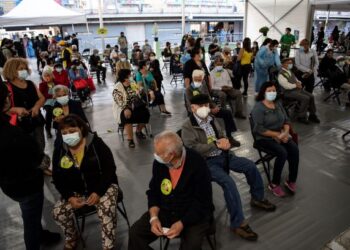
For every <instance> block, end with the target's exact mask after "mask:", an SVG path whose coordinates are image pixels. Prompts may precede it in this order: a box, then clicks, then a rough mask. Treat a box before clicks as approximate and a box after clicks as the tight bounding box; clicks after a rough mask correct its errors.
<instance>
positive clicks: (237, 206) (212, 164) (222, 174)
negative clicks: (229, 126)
mask: <svg viewBox="0 0 350 250" xmlns="http://www.w3.org/2000/svg"><path fill="white" fill-rule="evenodd" d="M226 157H229V159H228V160H229V162H228V165H229V169H230V170H232V171H234V172H237V173H243V174H244V175H245V177H246V178H247V182H248V184H249V186H250V193H251V195H252V198H253V199H255V200H258V201H261V200H263V199H264V186H263V180H262V178H261V175H260V173H259V171H258V169H257V168H256V166H255V164H254V162H252V161H250V160H248V159H247V158H243V157H237V156H235V155H233V154H228V156H227V155H226V154H221V155H219V156H216V157H213V158H209V159H207V164H208V167H209V171H210V173H211V178H212V180H213V181H214V182H216V183H217V184H219V185H220V186H221V187H222V189H223V191H224V197H225V200H226V205H227V209H228V212H229V213H230V217H231V219H230V226H231V228H232V229H234V228H238V227H239V226H240V225H241V224H242V222H243V221H244V214H243V210H242V203H241V197H240V195H239V192H238V189H237V186H236V183H235V182H234V180H233V179H232V178H231V176H230V175H229V174H228V173H227V172H226V171H225V170H224V163H225V161H226Z"/></svg>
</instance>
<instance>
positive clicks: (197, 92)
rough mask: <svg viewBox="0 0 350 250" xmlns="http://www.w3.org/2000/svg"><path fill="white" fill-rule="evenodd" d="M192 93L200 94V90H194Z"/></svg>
mask: <svg viewBox="0 0 350 250" xmlns="http://www.w3.org/2000/svg"><path fill="white" fill-rule="evenodd" d="M192 94H193V96H196V95H199V94H200V93H199V91H198V90H194V91H193V93H192Z"/></svg>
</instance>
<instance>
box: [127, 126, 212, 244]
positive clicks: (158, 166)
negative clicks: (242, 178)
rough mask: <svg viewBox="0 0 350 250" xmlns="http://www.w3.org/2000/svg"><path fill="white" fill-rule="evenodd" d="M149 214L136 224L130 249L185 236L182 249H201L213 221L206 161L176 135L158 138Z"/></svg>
mask: <svg viewBox="0 0 350 250" xmlns="http://www.w3.org/2000/svg"><path fill="white" fill-rule="evenodd" d="M154 152H155V153H154V157H155V160H154V162H153V171H152V173H153V174H152V179H151V181H150V184H149V190H148V191H147V196H148V211H147V212H146V213H144V214H143V215H142V217H141V218H140V219H139V220H138V221H136V222H135V224H134V225H132V227H131V229H130V233H129V247H128V250H141V249H142V250H143V249H151V248H150V247H149V244H150V243H151V242H153V241H155V240H156V239H157V238H158V237H167V238H169V239H173V238H175V237H178V236H179V237H181V242H182V243H181V249H186V250H187V249H188V250H189V249H191V250H198V249H201V246H202V242H203V238H204V237H205V235H206V232H207V230H208V229H209V228H210V223H211V221H212V218H213V211H214V205H213V198H212V188H211V183H210V182H211V180H210V175H209V172H208V169H207V165H206V163H205V161H204V159H203V158H202V157H201V156H200V155H199V154H198V153H196V152H195V151H193V150H191V149H188V148H185V147H184V146H183V143H182V141H181V138H180V137H179V136H178V135H177V134H176V133H173V132H168V131H165V132H162V133H160V134H158V135H157V136H156V138H155V139H154Z"/></svg>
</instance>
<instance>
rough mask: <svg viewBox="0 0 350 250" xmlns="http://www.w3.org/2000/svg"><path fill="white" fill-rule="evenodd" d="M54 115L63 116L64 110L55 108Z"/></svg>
mask: <svg viewBox="0 0 350 250" xmlns="http://www.w3.org/2000/svg"><path fill="white" fill-rule="evenodd" d="M52 113H53V115H54V116H55V117H58V116H61V115H63V109H62V108H54V109H53V111H52Z"/></svg>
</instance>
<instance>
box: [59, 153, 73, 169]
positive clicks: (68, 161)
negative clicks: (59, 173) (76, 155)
mask: <svg viewBox="0 0 350 250" xmlns="http://www.w3.org/2000/svg"><path fill="white" fill-rule="evenodd" d="M73 165H74V163H73V161H72V160H71V159H69V157H68V156H63V157H62V159H61V168H64V169H69V168H71V167H72V166H73Z"/></svg>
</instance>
